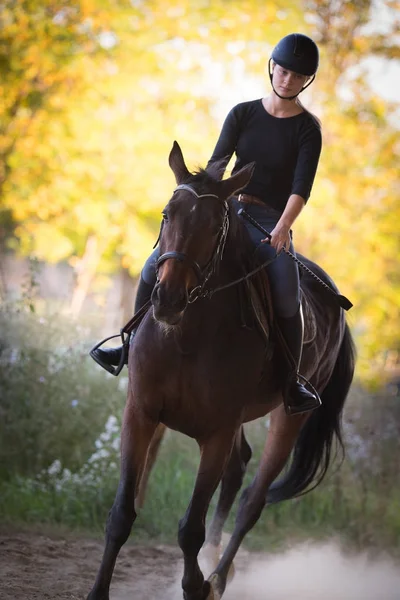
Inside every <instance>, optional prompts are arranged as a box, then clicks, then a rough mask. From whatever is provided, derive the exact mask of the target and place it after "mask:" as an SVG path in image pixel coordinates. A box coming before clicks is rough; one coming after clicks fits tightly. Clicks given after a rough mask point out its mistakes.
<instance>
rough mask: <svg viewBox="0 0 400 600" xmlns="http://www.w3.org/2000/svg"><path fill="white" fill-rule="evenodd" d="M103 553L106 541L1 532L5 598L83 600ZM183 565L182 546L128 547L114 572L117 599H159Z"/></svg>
mask: <svg viewBox="0 0 400 600" xmlns="http://www.w3.org/2000/svg"><path fill="white" fill-rule="evenodd" d="M102 550H103V542H102V541H97V540H88V539H84V538H79V537H72V536H71V535H63V536H62V537H59V535H57V536H54V535H49V534H39V533H37V532H27V531H25V532H15V531H14V532H12V531H9V532H6V533H4V532H3V533H0V585H1V588H0V598H2V600H47V599H51V600H61V599H62V600H67V599H68V600H82V599H84V598H85V597H86V594H87V593H88V592H89V590H90V587H91V585H92V584H93V581H94V578H95V575H96V571H97V569H98V566H99V564H100V558H101V554H102ZM179 561H180V550H179V548H169V547H166V546H153V547H150V546H149V547H146V546H133V545H126V546H125V547H124V548H123V549H122V550H121V553H120V556H119V559H118V563H117V567H116V569H115V574H114V578H113V586H112V590H113V595H112V597H113V598H114V597H115V598H118V600H123V599H125V598H127V599H128V598H129V600H130V599H135V600H142V599H143V600H144V599H146V600H149V599H151V598H158V597H159V596H160V594H161V593H162V591H163V590H165V588H166V587H168V586H170V585H172V583H173V581H174V579H175V578H176V566H177V563H178V562H179ZM128 582H129V585H128Z"/></svg>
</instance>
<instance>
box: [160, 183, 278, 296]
mask: <svg viewBox="0 0 400 600" xmlns="http://www.w3.org/2000/svg"><path fill="white" fill-rule="evenodd" d="M178 190H186V191H188V192H190V193H191V194H192V195H193V196H195V197H196V198H206V197H212V198H217V200H220V198H219V196H217V195H216V194H198V193H197V192H196V190H195V189H193V188H192V187H191V186H190V185H186V184H180V185H178V186H177V187H176V188H175V190H174V192H173V193H174V194H175V192H177V191H178ZM223 204H224V209H225V210H224V216H223V221H222V226H221V229H220V232H219V238H218V242H217V245H216V247H215V250H214V253H213V255H212V256H211V258H210V260H209V261H208V263H207V264H206V266H205V267H204V268H201V267H200V265H199V263H198V262H196V261H195V260H193V259H192V258H190V257H189V256H188V255H187V254H184V253H183V252H176V251H175V250H172V251H170V252H165V253H164V254H161V256H160V257H159V259H158V260H157V263H156V271H157V272H158V269H159V267H160V265H162V264H163V263H164V262H165V261H166V260H170V259H174V260H178V261H180V262H185V263H187V264H188V265H189V267H191V268H192V269H193V271H194V273H195V275H196V278H197V281H198V285H196V286H195V287H194V288H192V289H191V291H190V292H189V297H188V303H189V304H192V303H193V302H195V301H196V300H198V299H199V298H211V296H213V295H214V294H215V293H216V292H219V291H221V290H224V289H226V288H229V287H232V286H234V285H237V284H238V283H241V282H242V281H245V280H246V279H249V277H252V276H253V275H254V274H255V273H258V271H261V270H262V269H264V267H266V265H267V264H269V263H270V262H271V259H269V260H268V261H266V262H264V263H263V264H261V265H259V266H258V267H257V268H255V269H253V270H252V271H250V272H249V273H247V274H246V275H244V276H243V277H239V278H238V279H235V280H234V281H231V282H229V283H227V284H225V285H221V286H218V287H216V288H208V289H206V284H207V282H208V280H209V279H210V277H211V275H212V274H213V273H214V272H215V268H216V265H217V262H218V260H222V257H223V253H224V249H225V244H226V240H227V237H228V232H229V204H228V202H227V201H226V200H224V201H223ZM159 237H161V232H160V236H159ZM272 260H273V259H272Z"/></svg>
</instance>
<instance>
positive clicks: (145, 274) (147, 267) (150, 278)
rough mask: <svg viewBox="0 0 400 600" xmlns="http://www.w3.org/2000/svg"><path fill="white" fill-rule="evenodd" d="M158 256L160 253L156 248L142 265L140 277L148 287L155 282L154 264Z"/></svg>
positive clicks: (155, 271)
mask: <svg viewBox="0 0 400 600" xmlns="http://www.w3.org/2000/svg"><path fill="white" fill-rule="evenodd" d="M159 256H160V251H159V249H158V248H156V249H155V250H154V252H152V253H151V254H150V256H149V258H148V259H147V260H146V262H145V263H144V266H143V269H142V273H141V275H142V279H143V281H145V282H146V283H147V284H148V285H155V283H156V281H157V270H156V264H157V260H158V258H159Z"/></svg>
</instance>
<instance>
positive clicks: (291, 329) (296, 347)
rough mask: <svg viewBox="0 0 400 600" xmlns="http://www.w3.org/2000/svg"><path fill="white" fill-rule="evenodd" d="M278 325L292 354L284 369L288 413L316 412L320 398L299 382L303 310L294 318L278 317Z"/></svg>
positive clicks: (284, 392)
mask: <svg viewBox="0 0 400 600" xmlns="http://www.w3.org/2000/svg"><path fill="white" fill-rule="evenodd" d="M278 325H279V329H280V332H281V334H282V336H283V339H284V341H285V343H286V346H287V349H286V350H287V351H288V353H289V354H290V356H289V357H288V359H287V364H286V365H285V367H284V389H283V400H284V404H285V410H286V413H287V414H288V415H295V414H300V413H305V412H308V411H310V410H314V409H315V408H318V407H319V406H321V400H320V398H319V396H318V395H315V394H313V393H312V392H310V391H309V390H307V389H306V388H305V387H304V385H303V384H302V383H300V381H299V380H298V368H299V365H300V359H301V351H302V346H303V331H304V325H303V317H302V314H301V309H300V308H299V310H298V311H297V313H296V314H295V315H294V316H293V317H289V318H283V317H278Z"/></svg>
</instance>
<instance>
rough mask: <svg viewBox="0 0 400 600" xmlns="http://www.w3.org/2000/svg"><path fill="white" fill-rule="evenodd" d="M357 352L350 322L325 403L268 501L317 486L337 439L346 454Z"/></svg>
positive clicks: (324, 395) (302, 435) (304, 431)
mask: <svg viewBox="0 0 400 600" xmlns="http://www.w3.org/2000/svg"><path fill="white" fill-rule="evenodd" d="M355 354H356V353H355V346H354V342H353V339H352V336H351V333H350V329H349V327H348V325H347V323H346V325H345V332H344V337H343V340H342V344H341V346H340V350H339V354H338V357H337V360H336V364H335V367H334V370H333V373H332V375H331V378H330V380H329V382H328V384H327V386H326V388H325V389H324V391H323V393H322V395H321V400H322V406H320V408H318V409H317V410H316V411H314V413H313V414H312V415H311V416H310V418H309V419H308V421H307V422H306V424H305V425H304V427H303V429H302V431H301V432H300V435H299V438H298V440H297V443H296V445H295V448H294V451H293V459H292V462H291V465H290V467H289V469H288V471H287V473H286V474H285V475H284V476H283V477H282V478H281V479H279V480H278V481H276V482H275V483H273V484H272V485H271V487H270V488H269V490H268V493H267V498H266V500H267V503H268V504H274V503H277V502H281V501H282V500H289V499H290V498H294V497H295V496H300V495H302V494H305V493H307V492H310V491H311V490H313V489H314V488H316V487H317V485H319V484H320V483H321V481H322V480H323V478H324V477H325V475H326V472H327V470H328V468H329V465H330V463H331V459H332V445H333V442H334V440H335V438H336V442H337V444H338V446H339V448H340V450H341V453H342V456H344V446H343V439H342V411H343V406H344V402H345V400H346V397H347V394H348V392H349V389H350V385H351V382H352V379H353V375H354V366H355ZM335 457H336V455H335ZM335 457H334V458H335Z"/></svg>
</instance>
